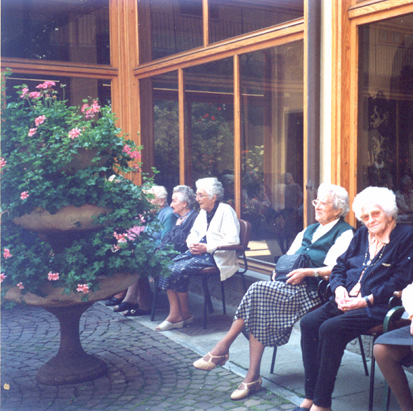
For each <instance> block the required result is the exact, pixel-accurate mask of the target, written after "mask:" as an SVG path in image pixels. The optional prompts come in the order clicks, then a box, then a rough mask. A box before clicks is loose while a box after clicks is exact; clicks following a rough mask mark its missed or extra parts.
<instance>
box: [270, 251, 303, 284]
mask: <svg viewBox="0 0 413 411" xmlns="http://www.w3.org/2000/svg"><path fill="white" fill-rule="evenodd" d="M310 266H311V260H310V257H309V256H308V255H307V254H292V255H287V254H284V255H282V256H281V257H280V258H279V259H278V261H277V264H276V265H275V272H276V274H277V275H276V276H275V281H287V280H288V278H289V277H287V274H289V273H290V272H291V271H293V270H295V269H297V268H308V267H310Z"/></svg>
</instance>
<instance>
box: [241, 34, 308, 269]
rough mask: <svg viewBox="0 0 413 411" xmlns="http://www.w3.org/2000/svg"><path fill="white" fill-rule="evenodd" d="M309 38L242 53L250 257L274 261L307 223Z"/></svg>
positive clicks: (243, 155) (244, 174) (244, 183)
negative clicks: (305, 157)
mask: <svg viewBox="0 0 413 411" xmlns="http://www.w3.org/2000/svg"><path fill="white" fill-rule="evenodd" d="M302 53H303V44H302V42H297V43H293V44H290V45H288V46H281V47H276V48H272V49H267V50H264V51H259V52H254V53H248V54H245V55H243V56H241V60H240V63H241V92H242V100H241V102H242V153H241V165H242V175H241V179H242V204H241V212H242V218H244V219H246V220H248V221H250V222H251V225H252V239H253V242H252V243H251V247H250V248H251V251H250V252H249V257H252V258H256V259H259V260H264V261H267V262H273V261H274V256H279V255H281V254H282V253H285V252H286V251H287V250H288V247H289V246H290V244H291V242H292V240H293V239H294V237H295V235H296V234H297V233H298V232H299V231H300V230H301V229H302V224H303V203H302V200H303V198H302V185H303V60H302Z"/></svg>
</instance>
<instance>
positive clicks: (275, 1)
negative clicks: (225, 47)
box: [209, 0, 304, 43]
mask: <svg viewBox="0 0 413 411" xmlns="http://www.w3.org/2000/svg"><path fill="white" fill-rule="evenodd" d="M209 5H210V6H209V7H210V10H209V30H210V42H211V43H213V42H216V41H220V40H225V39H227V38H231V37H235V36H239V35H241V34H246V33H249V32H252V31H255V30H260V29H263V28H266V27H270V26H274V25H276V24H280V23H284V22H286V21H289V20H293V19H297V18H302V17H303V16H304V1H303V0H272V1H265V0H255V1H254V0H250V1H248V0H209Z"/></svg>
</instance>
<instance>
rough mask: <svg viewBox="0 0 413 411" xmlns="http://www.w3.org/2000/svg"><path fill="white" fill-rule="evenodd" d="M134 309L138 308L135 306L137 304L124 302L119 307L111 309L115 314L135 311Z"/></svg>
mask: <svg viewBox="0 0 413 411" xmlns="http://www.w3.org/2000/svg"><path fill="white" fill-rule="evenodd" d="M136 308H138V305H137V304H133V303H128V302H126V301H123V302H121V303H120V304H119V305H115V306H114V307H113V311H114V312H115V313H121V312H123V311H126V310H132V309H136Z"/></svg>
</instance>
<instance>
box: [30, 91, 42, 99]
mask: <svg viewBox="0 0 413 411" xmlns="http://www.w3.org/2000/svg"><path fill="white" fill-rule="evenodd" d="M41 96H42V93H40V91H32V92H31V93H29V97H30V98H39V97H41Z"/></svg>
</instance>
